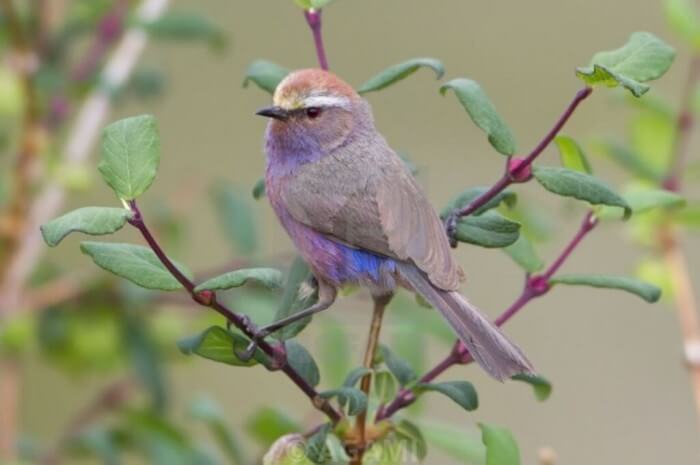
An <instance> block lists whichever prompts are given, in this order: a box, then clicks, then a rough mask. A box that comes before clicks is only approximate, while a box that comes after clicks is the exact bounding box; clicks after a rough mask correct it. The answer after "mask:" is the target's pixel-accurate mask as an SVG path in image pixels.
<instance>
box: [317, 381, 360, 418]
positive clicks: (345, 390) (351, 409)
mask: <svg viewBox="0 0 700 465" xmlns="http://www.w3.org/2000/svg"><path fill="white" fill-rule="evenodd" d="M320 396H321V397H322V398H324V399H333V398H336V399H337V400H338V404H339V405H340V406H341V407H343V408H344V409H346V411H347V412H348V415H359V414H360V413H361V412H364V411H365V410H366V409H367V396H366V395H365V393H364V392H362V391H360V390H359V389H357V388H354V387H346V386H343V387H340V388H338V389H332V390H330V391H324V392H322V393H321V394H320Z"/></svg>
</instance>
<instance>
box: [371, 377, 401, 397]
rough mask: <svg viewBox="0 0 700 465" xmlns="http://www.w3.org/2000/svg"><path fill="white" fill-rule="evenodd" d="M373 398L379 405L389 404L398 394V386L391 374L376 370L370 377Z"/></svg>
mask: <svg viewBox="0 0 700 465" xmlns="http://www.w3.org/2000/svg"><path fill="white" fill-rule="evenodd" d="M372 382H373V383H374V391H373V394H374V396H375V397H376V398H377V399H378V400H379V402H380V403H387V402H391V401H392V400H393V399H394V397H396V394H398V392H399V385H398V383H397V382H396V378H395V377H394V375H393V374H391V373H390V372H388V371H386V370H378V371H377V372H375V373H374V374H373V375H372Z"/></svg>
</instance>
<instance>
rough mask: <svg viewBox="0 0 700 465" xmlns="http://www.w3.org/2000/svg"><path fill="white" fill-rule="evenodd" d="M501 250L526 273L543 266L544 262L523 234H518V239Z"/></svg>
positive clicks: (538, 269) (535, 270) (533, 271)
mask: <svg viewBox="0 0 700 465" xmlns="http://www.w3.org/2000/svg"><path fill="white" fill-rule="evenodd" d="M503 251H504V252H505V253H506V254H507V255H508V256H509V257H510V258H512V259H513V261H514V262H515V263H517V264H518V265H519V266H520V267H521V268H522V269H523V270H525V271H527V272H528V273H535V272H537V271H540V270H541V269H542V268H544V262H543V261H542V259H541V258H540V257H539V256H538V255H537V252H535V248H534V247H533V245H532V242H530V240H529V239H528V238H527V237H526V236H525V235H524V234H521V235H520V236H518V240H517V241H515V242H513V243H512V244H511V245H509V246H507V247H504V248H503Z"/></svg>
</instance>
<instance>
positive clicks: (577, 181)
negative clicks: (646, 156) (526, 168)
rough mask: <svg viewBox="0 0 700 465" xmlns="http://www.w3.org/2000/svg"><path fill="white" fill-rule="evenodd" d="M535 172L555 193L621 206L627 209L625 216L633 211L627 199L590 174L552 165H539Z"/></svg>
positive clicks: (539, 180) (596, 203)
mask: <svg viewBox="0 0 700 465" xmlns="http://www.w3.org/2000/svg"><path fill="white" fill-rule="evenodd" d="M533 174H534V175H535V179H537V181H538V182H539V183H540V184H541V185H542V187H544V188H545V189H547V190H548V191H550V192H553V193H555V194H558V195H562V196H564V197H573V198H576V199H579V200H584V201H586V202H588V203H591V204H593V205H610V206H614V207H621V208H624V209H625V217H628V216H629V215H630V214H631V213H632V210H631V209H630V206H629V205H628V204H627V202H625V199H623V198H622V197H620V195H618V194H617V193H616V192H615V191H613V190H612V189H611V188H610V187H609V186H608V185H607V184H605V183H604V182H603V181H602V180H600V179H598V178H596V177H594V176H591V175H590V174H585V173H579V172H578V171H572V170H569V169H566V168H557V167H550V166H546V167H545V166H537V167H535V168H534V170H533Z"/></svg>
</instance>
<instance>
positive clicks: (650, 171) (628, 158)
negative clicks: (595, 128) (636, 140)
mask: <svg viewBox="0 0 700 465" xmlns="http://www.w3.org/2000/svg"><path fill="white" fill-rule="evenodd" d="M599 149H600V150H601V151H602V152H603V154H604V155H605V156H607V157H608V158H609V159H610V160H611V161H613V162H614V163H616V164H618V165H620V166H621V167H622V168H624V169H625V170H627V171H629V172H630V173H631V174H632V175H634V176H635V177H638V178H641V179H646V180H649V181H653V182H659V181H661V178H662V176H663V175H662V173H661V171H659V170H658V169H656V168H655V167H654V166H651V165H650V164H649V163H648V162H647V161H646V160H644V158H643V157H642V156H641V155H640V154H639V153H637V152H635V151H633V150H631V149H630V148H629V147H627V146H625V145H623V144H620V143H618V142H614V141H605V142H602V143H601V144H599Z"/></svg>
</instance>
